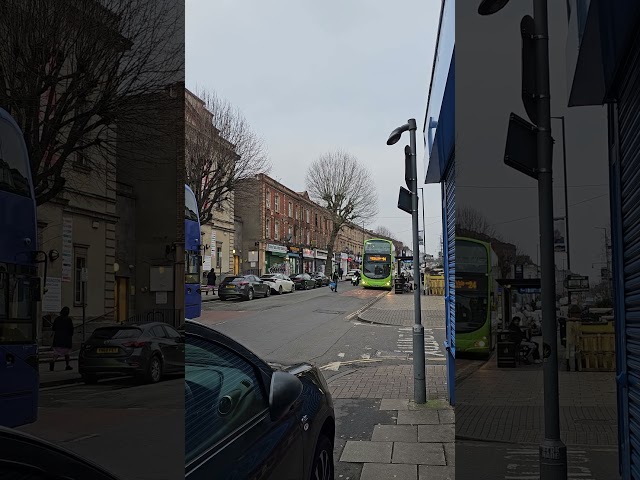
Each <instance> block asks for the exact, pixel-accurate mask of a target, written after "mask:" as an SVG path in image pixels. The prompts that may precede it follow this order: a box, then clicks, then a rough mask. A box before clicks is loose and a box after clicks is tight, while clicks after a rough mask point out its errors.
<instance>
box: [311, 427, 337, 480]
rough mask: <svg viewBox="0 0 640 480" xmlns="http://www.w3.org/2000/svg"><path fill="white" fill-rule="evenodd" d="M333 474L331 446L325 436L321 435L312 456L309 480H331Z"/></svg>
mask: <svg viewBox="0 0 640 480" xmlns="http://www.w3.org/2000/svg"><path fill="white" fill-rule="evenodd" d="M333 474H334V471H333V445H331V441H330V440H329V439H328V438H327V437H326V436H324V435H321V436H320V438H318V446H317V447H316V453H315V454H314V456H313V466H312V467H311V479H310V480H316V479H318V480H333Z"/></svg>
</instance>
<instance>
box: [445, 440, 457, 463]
mask: <svg viewBox="0 0 640 480" xmlns="http://www.w3.org/2000/svg"><path fill="white" fill-rule="evenodd" d="M444 456H445V457H446V459H447V465H455V464H456V444H455V443H445V444H444Z"/></svg>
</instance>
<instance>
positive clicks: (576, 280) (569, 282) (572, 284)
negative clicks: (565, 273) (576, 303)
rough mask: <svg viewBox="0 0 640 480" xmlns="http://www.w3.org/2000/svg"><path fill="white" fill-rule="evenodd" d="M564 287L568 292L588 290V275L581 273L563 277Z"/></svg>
mask: <svg viewBox="0 0 640 480" xmlns="http://www.w3.org/2000/svg"><path fill="white" fill-rule="evenodd" d="M564 287H565V288H566V289H567V290H569V291H570V292H588V291H589V277H587V276H582V275H571V276H569V277H567V278H566V279H565V281H564Z"/></svg>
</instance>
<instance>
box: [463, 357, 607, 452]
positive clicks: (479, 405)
mask: <svg viewBox="0 0 640 480" xmlns="http://www.w3.org/2000/svg"><path fill="white" fill-rule="evenodd" d="M495 363H496V360H495V357H494V358H492V359H491V360H490V361H489V362H487V363H486V364H485V365H484V366H483V367H482V368H480V369H478V370H477V371H475V372H474V373H473V374H472V375H470V376H469V377H468V378H466V379H464V380H463V381H461V382H458V383H457V384H456V417H457V418H456V420H457V423H456V435H457V436H459V437H462V438H470V439H477V440H485V441H500V442H507V443H538V442H540V441H541V440H542V436H543V432H544V403H543V383H542V380H543V373H542V369H541V368H538V369H534V370H530V369H518V368H516V369H498V368H496V366H495ZM559 390H560V428H561V434H562V440H563V441H564V442H565V443H566V444H567V445H590V446H616V445H617V444H618V433H617V403H616V381H615V373H613V372H611V373H608V372H606V373H600V372H563V371H560V372H559Z"/></svg>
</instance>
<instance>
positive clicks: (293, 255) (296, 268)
mask: <svg viewBox="0 0 640 480" xmlns="http://www.w3.org/2000/svg"><path fill="white" fill-rule="evenodd" d="M300 250H301V249H300V247H294V246H290V247H288V248H287V256H288V257H289V265H290V267H291V268H290V272H289V275H295V274H296V273H300V265H302V262H301V259H300Z"/></svg>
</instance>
